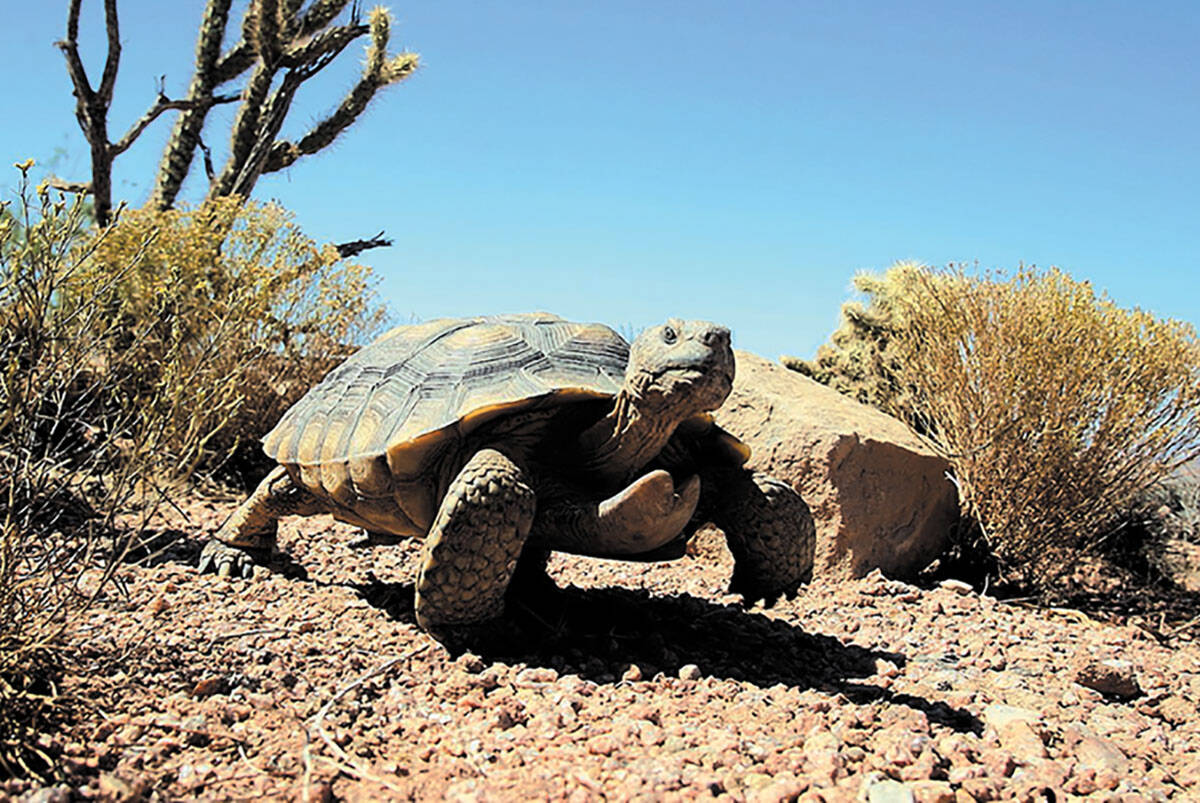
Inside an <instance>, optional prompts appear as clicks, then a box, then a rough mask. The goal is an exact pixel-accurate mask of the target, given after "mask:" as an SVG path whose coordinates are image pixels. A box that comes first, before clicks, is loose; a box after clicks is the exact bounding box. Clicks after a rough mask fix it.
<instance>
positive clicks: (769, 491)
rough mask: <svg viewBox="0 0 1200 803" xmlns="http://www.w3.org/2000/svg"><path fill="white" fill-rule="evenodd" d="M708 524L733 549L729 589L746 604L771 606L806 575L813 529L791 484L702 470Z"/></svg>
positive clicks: (757, 473)
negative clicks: (710, 523) (710, 520)
mask: <svg viewBox="0 0 1200 803" xmlns="http://www.w3.org/2000/svg"><path fill="white" fill-rule="evenodd" d="M703 481H704V482H705V483H706V488H708V489H709V490H711V492H712V495H711V497H710V499H709V500H708V501H709V504H710V505H711V512H710V516H711V519H712V522H713V523H714V524H716V525H717V526H718V527H720V528H721V530H722V531H723V532H724V533H725V539H726V543H727V544H728V545H729V551H730V552H731V553H733V560H734V567H733V578H732V579H731V580H730V583H729V590H730V592H731V593H734V594H741V595H742V597H743V599H744V600H745V604H746V605H747V606H749V605H753V604H754V603H755V602H757V601H758V600H762V601H763V602H764V603H766V604H767V605H771V604H773V603H774V602H775V601H776V600H777V599H778V598H779V596H780V595H781V594H788V595H791V594H794V593H795V592H796V590H797V589H798V588H799V587H800V585H801V584H802V583H807V582H808V581H809V580H811V579H812V567H813V553H814V550H815V548H816V528H815V525H814V524H813V518H812V513H811V512H810V511H809V509H808V505H806V504H805V503H804V500H803V499H801V498H800V495H799V494H797V493H796V492H795V491H794V490H792V487H791V486H790V485H788V484H787V483H786V482H784V481H783V480H779V479H776V478H774V477H772V476H770V475H769V474H764V473H763V472H761V471H749V470H745V469H727V470H724V471H712V472H705V473H704V474H703Z"/></svg>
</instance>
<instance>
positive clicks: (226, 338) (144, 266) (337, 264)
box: [64, 198, 385, 478]
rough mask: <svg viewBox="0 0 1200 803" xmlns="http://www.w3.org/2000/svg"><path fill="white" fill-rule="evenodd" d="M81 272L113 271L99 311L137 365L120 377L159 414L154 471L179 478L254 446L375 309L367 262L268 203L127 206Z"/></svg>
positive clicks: (374, 319) (362, 331) (370, 323)
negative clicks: (324, 241)
mask: <svg viewBox="0 0 1200 803" xmlns="http://www.w3.org/2000/svg"><path fill="white" fill-rule="evenodd" d="M135 254H137V259H136V260H135V264H134V266H133V268H132V269H129V270H124V271H121V266H122V265H125V264H126V263H128V262H130V260H131V257H132V256H133V255H135ZM81 270H82V274H83V277H84V278H85V280H86V281H85V282H84V284H83V286H85V287H86V286H88V285H89V284H90V283H94V282H98V281H101V280H102V277H106V276H110V277H111V276H114V275H116V274H117V272H119V271H121V272H120V278H119V279H116V280H114V281H113V284H114V295H113V297H112V299H111V301H110V306H109V309H108V310H107V314H108V316H109V317H110V319H112V320H114V321H116V322H118V323H119V324H120V325H119V327H118V329H117V332H116V337H117V338H118V342H116V343H114V348H119V349H120V350H122V352H123V353H125V354H130V355H134V356H135V357H136V361H137V364H138V365H139V366H140V367H139V369H138V370H137V371H135V372H133V373H130V374H128V375H126V376H122V377H120V378H118V379H117V381H118V384H119V385H120V387H121V388H122V391H123V392H124V393H125V394H126V396H127V398H128V399H130V400H131V401H134V403H136V404H137V405H138V406H141V407H143V408H145V409H146V410H147V412H148V413H150V414H151V415H152V416H153V417H155V418H156V419H160V420H162V421H163V422H164V427H165V430H164V435H163V442H162V443H161V444H159V446H158V449H159V455H160V459H161V462H162V465H161V466H160V472H161V473H163V474H171V475H174V476H176V477H182V478H187V477H190V476H192V475H193V474H194V473H195V472H196V471H198V470H199V471H206V472H211V471H213V470H214V469H217V468H219V467H220V466H221V464H222V463H223V462H224V461H225V460H226V459H227V458H228V457H229V456H230V455H231V454H233V453H234V452H235V451H236V450H238V449H239V447H241V446H242V445H244V444H247V443H249V444H252V448H253V450H254V451H257V439H258V438H259V437H260V436H262V435H263V434H265V431H266V429H268V428H269V427H270V426H271V425H273V423H274V422H275V420H276V419H278V417H279V415H280V414H281V413H282V411H283V410H284V409H286V407H287V406H289V405H290V404H291V403H292V402H294V401H295V400H296V399H297V398H298V397H299V395H300V394H302V393H303V392H304V391H305V390H307V389H308V387H309V386H311V385H312V384H314V383H315V382H316V381H317V380H318V379H319V378H320V377H321V376H323V375H324V373H325V372H326V371H327V370H328V369H329V368H330V367H332V365H333V364H334V363H335V362H336V361H337V360H339V359H341V358H343V357H345V356H346V354H347V353H348V350H349V349H351V348H352V347H353V346H355V345H358V344H361V343H362V342H363V341H364V340H366V339H367V338H369V337H370V336H372V335H374V334H375V333H376V332H377V331H378V329H379V327H380V325H381V323H382V322H383V320H384V318H385V312H384V309H383V307H382V306H381V305H379V303H378V302H377V300H376V298H375V295H374V292H373V289H372V282H373V278H372V275H371V272H370V270H369V269H368V268H366V267H364V266H362V265H358V264H354V263H350V262H347V261H345V260H343V259H342V258H341V257H340V256H339V254H338V251H337V249H336V248H335V247H333V246H325V247H319V246H318V245H316V244H315V243H314V242H313V241H312V240H310V239H308V238H307V237H305V236H304V235H303V234H302V233H301V232H300V230H299V229H298V228H297V226H296V225H295V223H294V222H293V221H292V219H291V216H290V214H289V213H288V212H286V211H285V210H284V209H282V208H281V207H279V206H278V205H275V204H258V203H255V202H246V203H244V204H243V203H242V202H241V201H240V200H239V199H233V198H218V199H216V200H214V201H209V202H206V203H204V204H201V205H200V206H198V207H196V208H195V209H180V210H166V211H155V210H152V209H142V210H131V211H127V212H124V213H123V214H122V215H121V216H120V218H119V220H118V221H117V223H115V224H114V225H113V226H112V227H111V228H110V229H109V230H108V231H106V232H105V233H104V235H103V238H102V242H100V243H98V244H97V246H96V247H95V249H94V251H93V253H92V255H91V257H90V259H88V260H87V262H86V263H85V264H84V265H83V266H82V268H81ZM64 303H65V304H66V305H67V306H68V307H74V306H75V305H81V306H87V305H90V304H93V303H94V301H93V300H92V299H91V297H89V296H87V295H82V296H77V295H71V294H68V295H66V296H65V300H64ZM151 408H153V409H151Z"/></svg>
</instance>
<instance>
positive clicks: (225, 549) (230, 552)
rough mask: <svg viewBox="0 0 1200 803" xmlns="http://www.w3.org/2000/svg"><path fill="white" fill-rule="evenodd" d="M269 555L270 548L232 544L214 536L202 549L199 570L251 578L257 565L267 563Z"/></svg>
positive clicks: (218, 574) (219, 575) (202, 572)
mask: <svg viewBox="0 0 1200 803" xmlns="http://www.w3.org/2000/svg"><path fill="white" fill-rule="evenodd" d="M268 557H270V549H261V548H254V547H236V546H230V545H229V544H226V543H224V542H222V541H219V540H217V539H216V538H214V539H212V540H211V541H209V542H208V543H207V544H205V545H204V549H202V550H201V551H200V563H199V564H198V566H197V570H198V571H199V573H200V574H204V573H205V572H208V571H212V572H214V573H216V575H217V576H218V577H241V578H245V579H249V578H251V577H253V576H254V567H255V565H256V564H259V563H265V562H266V559H267V558H268Z"/></svg>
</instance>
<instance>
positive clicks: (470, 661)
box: [455, 652, 487, 675]
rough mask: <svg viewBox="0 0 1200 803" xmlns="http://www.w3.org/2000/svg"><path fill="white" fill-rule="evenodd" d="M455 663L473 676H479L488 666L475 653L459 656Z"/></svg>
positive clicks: (465, 653)
mask: <svg viewBox="0 0 1200 803" xmlns="http://www.w3.org/2000/svg"><path fill="white" fill-rule="evenodd" d="M455 663H456V664H458V666H459V668H460V669H462V671H464V672H466V673H468V674H471V675H478V674H479V673H480V672H482V671H483V668H484V667H485V666H487V664H485V663H484V661H483V659H482V658H480V657H479V656H478V655H476V654H475V653H473V652H464V653H463V654H462V655H460V656H458V660H457V661H455Z"/></svg>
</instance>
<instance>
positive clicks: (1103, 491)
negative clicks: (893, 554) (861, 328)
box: [892, 266, 1200, 590]
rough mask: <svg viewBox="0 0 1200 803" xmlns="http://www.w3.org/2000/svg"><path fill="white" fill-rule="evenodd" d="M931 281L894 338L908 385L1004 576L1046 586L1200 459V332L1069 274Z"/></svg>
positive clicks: (912, 299) (912, 301)
mask: <svg viewBox="0 0 1200 803" xmlns="http://www.w3.org/2000/svg"><path fill="white" fill-rule="evenodd" d="M917 279H918V281H917V282H916V283H915V284H913V285H912V286H913V288H915V290H914V292H912V293H910V294H908V295H906V296H905V303H904V311H903V317H904V321H905V325H904V327H902V328H901V329H899V330H898V333H899V336H898V337H894V338H893V339H892V345H893V346H894V348H895V352H894V353H895V357H896V361H895V362H894V363H893V365H894V366H895V367H896V368H897V369H898V374H897V377H898V380H899V382H900V383H901V384H903V385H906V386H908V387H910V388H911V389H912V391H913V393H914V402H915V409H916V411H917V414H918V415H919V416H921V417H923V419H924V421H925V422H926V424H927V429H928V430H929V431H930V432H931V435H932V438H933V442H934V443H935V445H936V446H937V447H938V449H939V450H940V451H941V452H942V453H943V454H944V455H945V456H946V457H947V458H948V459H949V461H950V463H951V464H952V466H953V471H954V475H955V478H956V480H957V482H958V485H959V491H960V501H961V504H962V507H963V511H964V513H965V514H967V515H968V516H970V517H972V518H973V519H974V520H975V521H976V522H978V523H979V525H980V528H981V532H982V534H983V537H984V539H985V542H986V545H987V547H988V548H989V549H990V550H991V551H992V552H993V553H994V555H995V556H996V557H997V558H998V559H999V566H1000V571H1001V577H1002V579H1005V580H1008V581H1012V582H1017V583H1023V584H1028V585H1030V586H1032V587H1034V588H1038V589H1042V590H1048V589H1050V588H1051V587H1052V585H1053V584H1054V582H1055V581H1056V580H1057V579H1059V578H1060V577H1061V576H1062V575H1063V574H1064V573H1065V572H1067V571H1068V570H1069V569H1070V568H1071V567H1072V561H1073V559H1074V558H1076V557H1077V556H1078V555H1079V554H1080V551H1081V550H1083V549H1086V548H1088V547H1092V546H1095V545H1097V543H1098V542H1099V541H1100V540H1102V539H1103V537H1104V536H1105V535H1106V534H1107V533H1110V532H1111V531H1112V530H1113V529H1114V527H1116V526H1117V523H1118V522H1119V520H1120V517H1121V513H1122V511H1123V510H1127V509H1128V508H1129V506H1130V505H1131V504H1132V502H1133V501H1134V499H1135V498H1136V497H1137V496H1138V494H1139V493H1140V492H1141V491H1142V490H1143V489H1145V488H1146V487H1148V486H1149V485H1150V484H1151V483H1153V482H1155V481H1156V480H1160V479H1162V478H1163V477H1165V476H1166V475H1167V474H1169V473H1170V472H1171V471H1172V470H1173V469H1174V468H1176V467H1177V466H1178V465H1180V464H1181V463H1183V462H1184V461H1186V460H1188V459H1190V458H1192V457H1195V456H1196V455H1197V454H1200V343H1198V341H1197V339H1196V333H1195V331H1194V329H1193V328H1192V327H1191V326H1189V325H1187V324H1184V323H1180V322H1178V321H1173V320H1160V319H1158V318H1155V317H1154V316H1153V315H1150V314H1149V313H1147V312H1144V311H1142V310H1139V309H1132V310H1127V309H1122V308H1120V307H1118V306H1117V305H1115V304H1114V303H1113V302H1112V301H1110V300H1109V299H1108V298H1107V297H1105V296H1103V295H1097V293H1096V292H1095V291H1094V290H1093V289H1092V287H1091V285H1090V284H1088V283H1087V282H1078V281H1075V280H1073V279H1071V278H1070V277H1069V276H1068V275H1067V274H1065V273H1063V272H1062V271H1059V270H1056V269H1051V270H1048V271H1044V272H1042V271H1037V270H1036V269H1033V268H1021V269H1020V270H1019V271H1017V273H1016V274H1015V275H1014V276H1012V277H1011V278H1003V277H1000V276H984V277H980V276H973V275H968V274H967V273H965V272H964V271H962V270H961V269H957V268H954V267H953V266H952V267H951V268H950V269H948V270H946V271H938V272H934V271H929V270H923V271H920V272H919V273H918V274H917Z"/></svg>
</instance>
